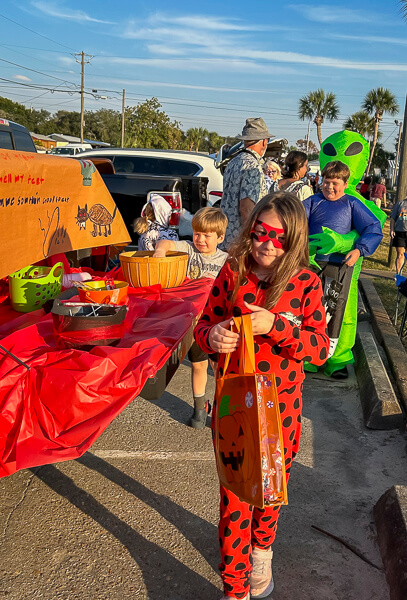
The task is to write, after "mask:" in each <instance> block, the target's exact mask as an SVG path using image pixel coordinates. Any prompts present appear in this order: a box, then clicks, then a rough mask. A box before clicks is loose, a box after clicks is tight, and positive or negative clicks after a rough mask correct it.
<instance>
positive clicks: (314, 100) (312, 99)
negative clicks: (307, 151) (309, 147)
mask: <svg viewBox="0 0 407 600" xmlns="http://www.w3.org/2000/svg"><path fill="white" fill-rule="evenodd" d="M338 115H339V106H338V103H337V102H336V97H335V94H333V93H332V92H328V93H327V94H325V92H324V90H322V89H319V90H316V91H315V92H310V93H309V94H307V96H303V97H302V98H300V100H299V106H298V116H299V117H300V119H301V121H305V120H306V119H308V120H311V119H312V120H313V122H314V123H315V125H316V126H317V135H318V140H319V145H320V146H321V145H322V135H321V125H322V123H323V122H324V120H325V119H328V121H331V122H332V121H335V120H336V119H337V118H338Z"/></svg>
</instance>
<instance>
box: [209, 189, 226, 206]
mask: <svg viewBox="0 0 407 600" xmlns="http://www.w3.org/2000/svg"><path fill="white" fill-rule="evenodd" d="M222 196H223V192H209V199H210V200H211V201H212V204H215V202H219V200H220V199H221V198H222Z"/></svg>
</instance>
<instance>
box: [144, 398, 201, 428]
mask: <svg viewBox="0 0 407 600" xmlns="http://www.w3.org/2000/svg"><path fill="white" fill-rule="evenodd" d="M191 400H192V392H191ZM148 402H150V403H151V404H154V405H155V406H158V407H159V408H161V409H162V410H164V411H166V412H167V413H168V414H169V416H170V417H171V419H173V420H174V421H178V423H181V424H182V425H187V424H188V422H189V420H190V418H191V415H192V412H193V410H192V406H190V405H189V404H188V402H185V401H184V400H181V398H178V396H174V394H170V392H164V393H163V394H162V395H161V396H160V397H159V398H158V399H157V400H148Z"/></svg>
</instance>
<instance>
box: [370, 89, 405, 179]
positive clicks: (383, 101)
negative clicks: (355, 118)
mask: <svg viewBox="0 0 407 600" xmlns="http://www.w3.org/2000/svg"><path fill="white" fill-rule="evenodd" d="M362 109H363V110H364V111H366V112H367V113H368V114H369V115H371V116H372V117H373V118H374V124H375V127H374V132H373V143H372V147H371V148H370V157H369V162H368V165H367V170H366V173H369V171H370V167H371V165H372V159H373V153H374V149H375V147H376V144H377V137H378V131H379V125H380V121H381V120H382V119H383V115H384V114H385V113H388V114H389V115H391V116H394V115H396V114H397V113H398V112H399V104H398V102H397V100H396V97H395V96H394V94H392V92H391V91H390V90H388V89H386V88H382V87H379V88H376V89H375V90H370V92H368V93H367V94H366V96H365V99H364V100H363V104H362Z"/></svg>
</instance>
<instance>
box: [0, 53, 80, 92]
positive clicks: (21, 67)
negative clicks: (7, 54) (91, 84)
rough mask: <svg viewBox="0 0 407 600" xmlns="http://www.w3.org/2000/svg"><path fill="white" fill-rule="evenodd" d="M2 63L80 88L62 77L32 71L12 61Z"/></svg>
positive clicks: (2, 59)
mask: <svg viewBox="0 0 407 600" xmlns="http://www.w3.org/2000/svg"><path fill="white" fill-rule="evenodd" d="M0 60H1V61H2V62H5V63H8V64H9V65H14V66H15V67H19V68H20V69H25V70H26V71H31V72H32V73H38V74H39V75H44V76H45V77H50V78H51V79H56V80H57V81H63V82H64V83H69V84H70V85H74V86H75V87H78V84H77V83H73V82H72V81H68V80H67V79H61V78H60V77H54V76H53V75H48V74H47V73H43V72H42V71H37V70H36V69H30V67H25V66H24V65H19V64H18V63H15V62H12V61H11V60H6V59H5V58H0Z"/></svg>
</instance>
